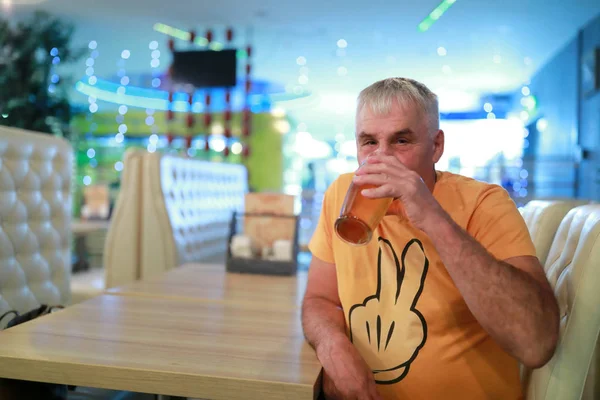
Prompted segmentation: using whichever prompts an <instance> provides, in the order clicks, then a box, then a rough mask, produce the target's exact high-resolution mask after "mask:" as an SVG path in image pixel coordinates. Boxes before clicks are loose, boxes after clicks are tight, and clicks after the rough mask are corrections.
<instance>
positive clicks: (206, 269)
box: [106, 264, 307, 307]
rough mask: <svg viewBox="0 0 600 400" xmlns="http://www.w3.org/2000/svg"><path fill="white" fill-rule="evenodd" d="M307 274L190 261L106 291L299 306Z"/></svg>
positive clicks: (133, 294) (132, 294) (175, 297)
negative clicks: (242, 270) (262, 272)
mask: <svg viewBox="0 0 600 400" xmlns="http://www.w3.org/2000/svg"><path fill="white" fill-rule="evenodd" d="M306 278H307V276H306V273H305V272H299V273H298V275H297V276H266V275H250V274H237V273H228V272H226V271H225V266H224V265H216V264H188V265H185V266H182V267H179V268H175V269H173V270H171V271H169V272H168V273H167V274H165V275H160V276H156V277H149V278H146V279H144V280H143V281H137V282H134V283H132V284H129V285H126V286H123V287H119V288H114V289H109V290H107V291H106V293H109V294H118V295H129V296H151V297H156V296H159V297H164V298H173V299H182V298H183V299H196V300H207V301H211V300H212V301H227V302H244V303H248V302H250V303H264V304H270V303H272V304H279V305H283V304H285V305H293V306H297V307H299V306H300V305H301V304H302V298H303V296H304V291H305V289H306Z"/></svg>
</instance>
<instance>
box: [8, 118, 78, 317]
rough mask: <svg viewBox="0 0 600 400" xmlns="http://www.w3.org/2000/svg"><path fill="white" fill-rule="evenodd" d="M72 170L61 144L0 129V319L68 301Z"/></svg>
mask: <svg viewBox="0 0 600 400" xmlns="http://www.w3.org/2000/svg"><path fill="white" fill-rule="evenodd" d="M72 169H73V154H72V149H71V146H70V145H69V144H68V143H67V142H66V141H65V140H63V139H60V138H57V137H54V136H51V135H46V134H40V133H33V132H28V131H24V130H20V129H15V128H7V127H2V126H0V315H1V314H4V313H5V312H6V311H7V310H12V309H15V310H17V311H18V312H20V313H22V312H26V311H30V310H32V309H34V308H36V307H39V305H40V304H49V305H67V304H68V303H69V301H70V289H69V285H70V275H71V252H70V251H71V249H70V246H71V234H70V224H71V204H72V203H71V177H72ZM6 319H8V318H6ZM6 319H5V321H2V322H0V323H1V324H3V325H1V326H2V327H3V326H5V325H6V322H7V321H6Z"/></svg>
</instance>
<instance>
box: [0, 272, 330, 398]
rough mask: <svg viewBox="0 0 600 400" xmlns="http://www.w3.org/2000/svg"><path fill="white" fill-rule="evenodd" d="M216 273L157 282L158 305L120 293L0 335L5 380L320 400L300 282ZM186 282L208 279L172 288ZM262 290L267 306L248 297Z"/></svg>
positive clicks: (0, 373) (188, 394) (1, 373)
mask: <svg viewBox="0 0 600 400" xmlns="http://www.w3.org/2000/svg"><path fill="white" fill-rule="evenodd" d="M212 268H213V270H212V272H210V271H211V269H210V268H208V269H206V270H205V271H204V273H202V272H203V271H202V270H201V266H198V265H196V266H191V267H189V268H185V269H176V270H174V271H171V272H170V273H168V274H166V275H165V276H164V277H163V279H160V278H155V279H152V280H151V282H154V283H149V285H154V286H151V287H152V288H153V290H157V288H158V289H160V290H162V292H160V291H159V293H162V294H159V295H156V296H150V295H148V294H145V293H134V292H133V291H131V290H114V292H116V293H119V295H116V294H104V295H101V296H99V297H96V298H94V299H91V300H88V301H86V302H83V303H80V304H78V305H74V306H71V307H67V308H66V309H64V310H61V311H59V312H56V313H53V314H51V315H48V316H44V317H41V318H38V319H36V320H34V321H31V322H28V323H26V324H23V325H19V326H17V327H14V328H11V329H8V330H6V331H2V332H0V377H6V378H15V379H24V380H34V381H44V382H53V383H62V384H71V385H77V386H91V387H100V388H107V389H117V390H129V391H135V392H145V393H155V394H165V395H172V396H184V397H193V398H206V399H216V400H218V399H223V400H226V399H227V400H229V399H231V400H236V399H240V400H241V399H244V400H247V399H266V400H268V399H286V400H287V399H291V400H294V399H312V398H314V397H315V392H316V390H317V389H318V385H319V384H318V382H319V374H320V371H321V366H320V364H319V362H318V360H317V358H316V356H315V354H314V351H313V350H312V349H311V348H310V347H309V346H308V344H306V342H305V340H304V337H303V334H302V328H301V322H300V309H299V307H297V302H298V296H297V294H298V293H294V292H291V291H290V292H288V289H290V290H292V289H293V288H294V285H293V283H297V282H296V280H295V279H294V278H276V279H268V278H269V277H261V276H253V275H249V276H241V277H239V279H238V278H237V275H235V276H229V275H228V274H225V273H224V272H222V271H221V272H219V271H218V270H216V269H214V267H212ZM190 274H191V275H192V276H196V277H203V278H204V279H196V280H195V281H193V282H192V283H191V284H189V286H184V288H179V287H178V286H176V284H175V282H177V281H178V280H179V279H182V277H188V276H190ZM211 274H212V276H215V277H219V276H220V278H215V279H213V280H212V281H211V279H209V278H208V277H209V276H211ZM219 274H220V275H219ZM278 279H279V280H278ZM161 282H162V284H161ZM194 282H196V283H198V282H201V283H202V284H198V285H197V286H195V287H193V286H194ZM217 282H221V283H222V284H223V285H222V286H220V287H219V286H217V288H216V289H214V288H213V287H212V286H211V285H212V284H215V283H217ZM257 282H261V283H260V284H259V283H257ZM278 282H280V283H278ZM262 284H264V285H266V286H264V287H265V288H266V287H268V288H270V291H271V295H270V297H269V296H267V297H263V296H266V294H265V293H258V292H260V290H254V291H252V290H251V289H250V288H258V287H259V286H260V285H262ZM129 287H135V285H131V286H129ZM149 287H150V286H149ZM186 287H187V289H186ZM192 287H193V288H192ZM297 287H298V286H296V288H297ZM301 287H302V286H301ZM203 288H205V289H203ZM211 288H212V289H211ZM171 290H176V292H174V293H173V292H171ZM238 290H239V291H238ZM265 290H266V289H265ZM302 292H303V289H302ZM128 293H129V294H128ZM202 293H206V296H207V299H202ZM244 293H246V294H244ZM273 293H275V294H276V295H273ZM285 293H288V295H287V297H286V295H285ZM245 296H246V297H245ZM244 298H246V299H250V300H249V301H246V300H243V299H244ZM286 299H287V300H286Z"/></svg>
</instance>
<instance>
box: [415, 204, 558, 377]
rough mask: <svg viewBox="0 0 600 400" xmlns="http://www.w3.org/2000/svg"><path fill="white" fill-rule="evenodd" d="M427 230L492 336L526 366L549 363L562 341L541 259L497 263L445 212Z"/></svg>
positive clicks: (449, 269)
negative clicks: (559, 336)
mask: <svg viewBox="0 0 600 400" xmlns="http://www.w3.org/2000/svg"><path fill="white" fill-rule="evenodd" d="M442 212H443V211H442ZM423 228H424V231H425V233H427V235H428V236H429V237H430V238H431V241H432V242H433V245H434V246H435V248H436V250H437V251H438V254H439V255H440V258H441V260H442V262H443V263H444V265H445V266H446V269H447V270H448V273H449V274H450V276H451V277H452V279H453V281H454V283H455V285H456V286H457V288H458V290H459V291H460V292H461V294H462V295H463V298H464V299H465V302H466V303H467V305H468V306H469V309H470V310H471V312H472V313H473V315H474V316H475V318H476V319H477V321H479V323H480V324H481V326H482V327H483V328H484V329H485V330H486V331H487V332H488V333H489V334H490V336H492V337H493V338H494V339H495V340H496V341H497V342H498V343H499V344H500V345H501V346H502V347H503V348H504V349H505V350H506V351H508V352H509V353H511V354H512V355H513V356H514V357H516V358H517V359H519V360H520V361H521V362H522V363H523V364H524V365H525V366H527V367H530V368H538V367H541V366H543V365H544V364H546V362H548V360H550V358H551V357H552V355H553V354H554V350H555V348H556V343H557V341H558V331H559V318H558V305H557V303H556V299H555V297H554V294H553V292H552V288H551V287H550V284H549V283H548V281H547V279H546V276H545V274H544V270H543V268H542V266H541V265H540V262H539V261H538V259H537V258H536V257H532V256H525V257H514V258H509V259H507V260H503V261H500V260H497V259H495V258H494V257H493V256H492V255H491V254H489V253H488V252H487V251H486V250H485V248H483V246H482V245H481V244H479V243H478V242H477V241H476V240H475V239H474V238H473V237H471V236H470V235H469V234H468V233H467V232H465V231H464V230H463V229H462V228H460V227H459V226H458V225H457V224H456V223H455V222H454V221H453V220H452V219H451V218H450V217H449V216H448V215H447V214H445V213H443V214H438V215H435V214H434V215H432V218H431V219H430V220H429V221H427V222H425V223H424V225H423Z"/></svg>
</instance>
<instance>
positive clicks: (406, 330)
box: [309, 172, 536, 400]
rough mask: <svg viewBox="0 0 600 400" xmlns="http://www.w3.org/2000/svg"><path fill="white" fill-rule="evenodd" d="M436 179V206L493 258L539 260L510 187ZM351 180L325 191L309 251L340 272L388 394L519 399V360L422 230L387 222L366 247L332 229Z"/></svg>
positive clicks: (352, 322)
mask: <svg viewBox="0 0 600 400" xmlns="http://www.w3.org/2000/svg"><path fill="white" fill-rule="evenodd" d="M437 174H438V175H437V176H438V180H437V183H436V184H435V188H434V191H433V195H434V197H435V198H436V200H437V201H438V202H439V203H440V205H441V206H442V207H443V209H444V210H445V211H446V212H447V213H448V214H449V215H450V216H451V217H452V219H453V220H454V221H455V222H456V223H457V224H458V225H460V226H461V227H462V228H463V229H465V230H466V231H467V232H468V233H469V234H470V235H471V236H473V237H474V238H475V239H476V240H477V241H478V242H479V243H481V244H482V245H483V246H484V247H485V248H486V249H487V250H488V251H489V252H490V253H491V254H492V255H493V256H494V257H496V258H497V259H499V260H504V259H507V258H510V257H516V256H535V254H536V253H535V248H534V246H533V243H532V241H531V238H530V236H529V232H528V230H527V227H526V225H525V222H524V221H523V218H522V217H521V214H520V213H519V211H518V210H517V208H516V206H515V204H514V202H513V201H512V200H511V199H510V197H509V196H508V193H506V191H505V190H504V189H502V188H501V187H499V186H497V185H490V184H486V183H482V182H478V181H476V180H474V179H470V178H466V177H463V176H460V175H455V174H452V173H449V172H438V173H437ZM352 176H353V175H352V174H346V175H342V176H340V177H339V178H338V179H337V180H336V181H335V182H334V183H333V184H332V185H331V186H330V188H329V189H328V190H327V192H326V194H325V199H324V202H323V209H322V211H321V218H320V220H319V224H318V226H317V228H316V231H315V233H314V235H313V238H312V240H311V243H310V246H309V248H310V250H311V252H312V254H313V255H314V256H315V257H317V258H319V259H321V260H323V261H326V262H329V263H333V264H335V265H336V270H337V279H338V291H339V297H340V300H341V303H342V308H343V310H344V314H345V317H346V326H347V330H348V335H349V337H350V339H351V340H352V342H353V343H354V345H355V346H356V348H357V349H358V350H359V352H360V353H361V355H362V356H363V358H364V359H365V361H366V362H367V363H368V364H369V366H370V367H371V369H372V370H373V372H374V375H375V380H376V381H377V383H378V390H379V392H380V393H381V395H382V396H384V398H385V399H410V400H417V399H427V400H430V399H461V400H467V399H502V400H510V399H521V398H522V397H523V396H522V390H521V383H520V379H519V366H518V362H517V360H516V359H514V358H513V357H511V356H510V355H509V354H508V353H506V352H505V351H504V350H502V349H501V348H500V346H499V345H498V344H497V343H496V342H495V341H494V340H493V339H492V338H491V337H490V336H489V335H488V333H487V332H486V331H485V330H484V329H483V328H482V327H481V325H480V324H479V323H478V322H477V320H476V319H475V317H474V316H473V315H472V313H471V312H470V311H469V308H468V307H467V304H466V303H465V301H464V299H463V297H462V295H461V293H460V292H459V290H458V289H457V288H456V286H455V285H454V282H453V281H452V278H451V277H450V275H449V274H448V272H447V271H446V268H445V266H444V264H443V263H442V261H441V260H440V258H439V255H438V253H437V251H436V249H435V248H434V246H433V244H432V243H431V240H430V239H429V238H428V237H427V235H425V233H424V232H422V231H421V230H419V229H417V228H415V227H414V226H412V225H411V224H410V223H408V222H407V221H406V219H404V218H401V217H398V216H397V215H389V216H386V217H384V219H383V221H382V222H381V223H380V225H379V226H378V228H377V229H376V231H375V232H374V234H373V239H372V240H371V242H370V243H369V244H367V245H365V246H360V247H354V246H350V245H348V244H346V243H344V242H343V241H341V240H340V239H339V238H338V237H337V235H336V234H335V232H334V229H333V226H334V222H335V220H336V218H337V217H338V216H339V212H340V209H341V206H342V203H343V201H344V196H345V195H346V191H347V190H348V187H349V185H350V182H351V181H352ZM474 268H475V266H474Z"/></svg>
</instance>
